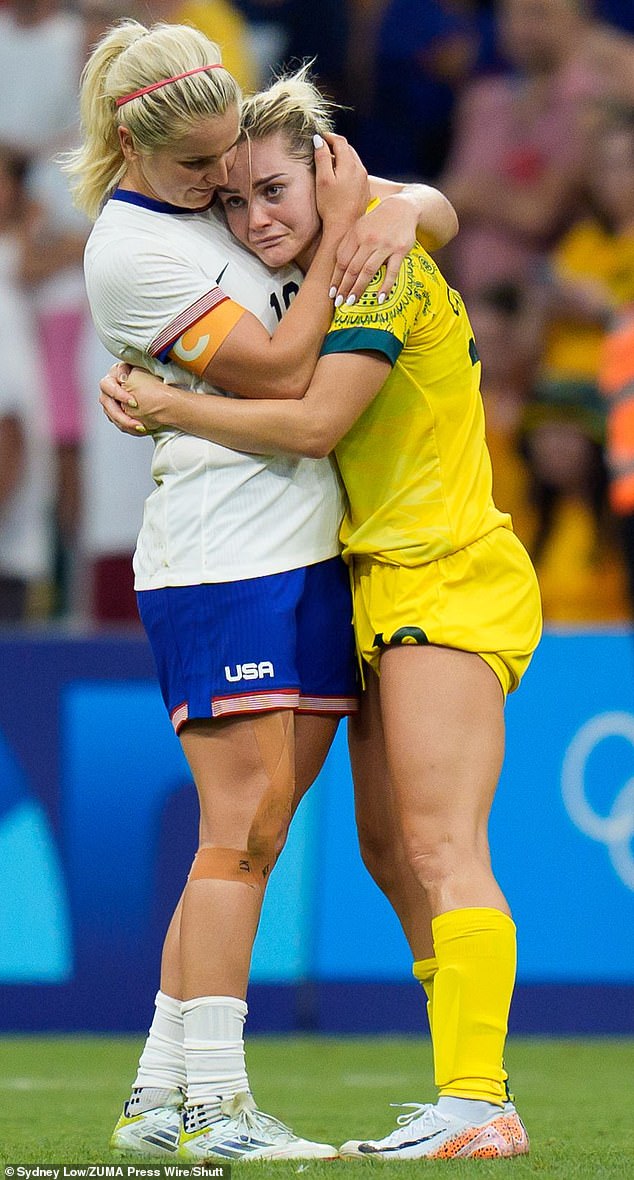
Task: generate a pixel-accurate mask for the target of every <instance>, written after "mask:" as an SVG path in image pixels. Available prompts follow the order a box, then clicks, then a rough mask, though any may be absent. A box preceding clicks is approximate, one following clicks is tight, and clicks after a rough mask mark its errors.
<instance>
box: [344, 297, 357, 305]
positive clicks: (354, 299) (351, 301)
mask: <svg viewBox="0 0 634 1180" xmlns="http://www.w3.org/2000/svg"><path fill="white" fill-rule="evenodd" d="M356 302H357V297H356V295H348V298H347V299H346V303H347V304H348V307H352V304H353V303H356Z"/></svg>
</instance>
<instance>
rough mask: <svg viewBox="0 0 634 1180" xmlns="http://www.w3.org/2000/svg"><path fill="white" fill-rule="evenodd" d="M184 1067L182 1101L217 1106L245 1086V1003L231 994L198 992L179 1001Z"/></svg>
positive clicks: (192, 1104)
mask: <svg viewBox="0 0 634 1180" xmlns="http://www.w3.org/2000/svg"><path fill="white" fill-rule="evenodd" d="M182 1011H183V1024H184V1028H185V1040H184V1045H185V1062H186V1067H187V1099H186V1105H187V1106H188V1107H192V1106H199V1105H204V1106H218V1104H219V1102H220V1100H221V1099H223V1098H233V1097H234V1095H235V1094H239V1093H240V1092H241V1091H244V1090H247V1091H248V1090H249V1079H248V1077H247V1071H246V1065H245V1060H244V1038H243V1032H244V1022H245V1019H246V1015H247V1006H246V1004H245V1002H244V1000H238V999H234V997H233V996H200V997H199V998H197V999H195V1000H185V1001H183V1005H182Z"/></svg>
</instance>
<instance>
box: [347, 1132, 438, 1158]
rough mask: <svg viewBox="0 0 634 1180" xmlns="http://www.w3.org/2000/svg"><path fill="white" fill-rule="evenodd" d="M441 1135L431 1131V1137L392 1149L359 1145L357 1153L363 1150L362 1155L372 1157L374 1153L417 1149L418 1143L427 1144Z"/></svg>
mask: <svg viewBox="0 0 634 1180" xmlns="http://www.w3.org/2000/svg"><path fill="white" fill-rule="evenodd" d="M442 1134H443V1132H442V1131H432V1133H431V1135H421V1137H420V1139H410V1140H409V1142H407V1143H399V1144H397V1145H395V1146H394V1147H370V1145H369V1143H367V1144H366V1143H361V1144H360V1146H359V1151H363V1149H364V1148H365V1153H364V1154H366V1155H373V1154H374V1153H375V1152H381V1154H383V1153H384V1152H388V1151H402V1150H403V1148H404V1147H417V1146H418V1144H419V1143H429V1141H430V1139H435V1138H436V1136H437V1135H442Z"/></svg>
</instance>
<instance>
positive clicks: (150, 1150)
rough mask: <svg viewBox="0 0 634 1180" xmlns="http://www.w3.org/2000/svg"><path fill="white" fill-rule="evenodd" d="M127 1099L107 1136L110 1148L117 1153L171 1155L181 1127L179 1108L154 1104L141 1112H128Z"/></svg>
mask: <svg viewBox="0 0 634 1180" xmlns="http://www.w3.org/2000/svg"><path fill="white" fill-rule="evenodd" d="M128 1107H129V1104H128V1103H127V1102H126V1104H125V1106H124V1108H123V1112H122V1114H121V1117H120V1119H119V1122H118V1123H117V1125H116V1127H115V1129H114V1131H113V1132H112V1136H111V1138H110V1150H111V1151H115V1152H117V1154H118V1155H123V1154H127V1153H132V1154H134V1155H174V1153H175V1152H176V1149H177V1147H178V1138H179V1135H180V1129H181V1109H182V1108H181V1107H178V1106H155V1107H154V1108H153V1109H152V1110H144V1111H143V1112H142V1113H141V1114H135V1115H131V1114H128V1113H127V1111H128Z"/></svg>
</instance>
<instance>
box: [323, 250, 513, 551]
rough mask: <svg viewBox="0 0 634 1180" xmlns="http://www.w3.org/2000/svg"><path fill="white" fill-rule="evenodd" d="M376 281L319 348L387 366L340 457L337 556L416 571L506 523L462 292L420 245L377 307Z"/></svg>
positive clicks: (343, 312) (341, 312) (343, 310)
mask: <svg viewBox="0 0 634 1180" xmlns="http://www.w3.org/2000/svg"><path fill="white" fill-rule="evenodd" d="M381 277H382V272H380V273H379V275H377V276H376V277H375V279H374V280H373V282H372V283H371V284H370V286H369V287H368V289H367V291H366V293H365V295H363V297H362V298H361V300H360V302H359V303H358V304H356V305H353V306H352V307H348V306H347V305H345V304H344V305H343V306H342V307H340V308H339V309H338V310H337V312H336V314H335V317H334V319H333V322H332V325H331V327H330V330H329V333H328V335H327V336H326V339H325V341H324V345H323V348H322V354H332V353H337V352H350V351H354V352H359V351H368V350H371V351H373V352H379V353H381V354H382V355H383V356H386V357H387V358H388V359H389V361H390V362H391V364H392V372H391V373H390V375H389V377H388V379H387V381H386V382H385V384H384V385H383V386H382V388H381V389H380V391H379V393H378V394H377V396H376V397H375V399H374V401H373V402H372V403H371V404H370V405H369V406H368V408H367V409H366V410H365V411H364V413H363V414H362V415H361V417H360V418H359V419H358V421H357V422H355V424H354V426H353V427H352V429H351V430H349V431H348V433H347V434H346V435H345V437H344V438H342V439H341V441H340V442H339V444H338V446H337V448H336V452H335V453H336V457H337V461H338V463H339V468H340V471H341V476H342V479H343V482H344V485H345V488H346V491H347V494H348V502H349V506H348V510H347V512H346V516H345V518H344V521H343V525H342V531H341V540H342V543H343V546H344V556H347V555H349V554H355V553H356V554H367V555H369V554H371V555H373V556H374V557H376V558H377V559H378V560H380V561H384V562H393V563H395V564H399V565H407V566H414V565H418V564H420V563H422V562H428V561H435V560H437V559H438V558H440V557H444V556H445V555H447V554H449V553H453V552H455V551H456V550H458V549H462V548H463V547H464V546H465V545H469V544H471V543H472V542H473V541H476V540H477V539H478V538H480V537H483V536H484V535H485V534H487V533H489V532H490V531H491V530H492V529H494V528H497V527H498V526H499V525H504V526H506V527H509V528H510V525H511V522H510V517H509V516H508V515H507V514H505V513H502V512H499V511H498V509H497V508H496V507H495V505H494V503H493V499H492V494H491V479H492V477H491V462H490V459H489V454H488V451H487V448H486V443H485V437H484V410H483V406H482V399H481V396H480V368H481V366H480V362H479V359H478V353H477V350H476V345H475V341H474V338H473V332H472V330H471V325H470V323H469V319H468V316H467V313H466V311H465V307H464V304H463V302H462V299H461V297H460V295H459V294H458V293H457V291H454V290H452V288H451V287H449V286H448V284H447V282H446V281H445V279H444V278H443V276H442V274H441V273H440V271H439V270H438V267H437V266H436V265H435V263H434V262H433V261H432V259H431V258H430V257H429V255H428V254H426V252H425V251H424V250H423V249H422V247H420V246H415V247H414V249H413V250H412V251H411V253H410V254H408V255H407V257H406V258H405V260H404V261H403V263H402V265H401V269H400V272H399V276H398V279H397V281H396V283H395V285H394V287H393V288H392V291H391V292H390V294H389V295H388V297H387V299H386V301H385V303H383V304H382V305H380V306H379V305H378V304H377V299H376V296H377V292H378V290H379V287H380V284H381Z"/></svg>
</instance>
